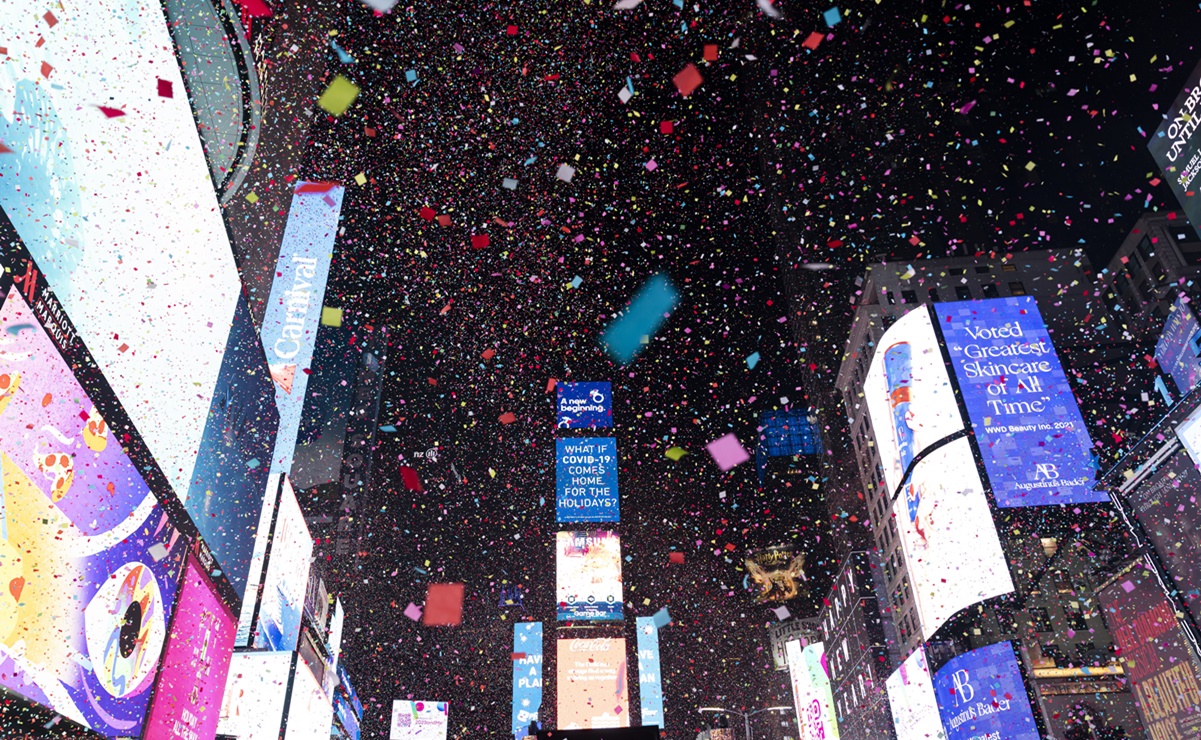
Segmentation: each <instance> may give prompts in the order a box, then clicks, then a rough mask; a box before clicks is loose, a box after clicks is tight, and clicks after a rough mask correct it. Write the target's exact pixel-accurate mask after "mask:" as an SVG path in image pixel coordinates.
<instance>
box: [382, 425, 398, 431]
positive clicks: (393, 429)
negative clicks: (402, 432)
mask: <svg viewBox="0 0 1201 740" xmlns="http://www.w3.org/2000/svg"><path fill="white" fill-rule="evenodd" d="M379 430H380V431H381V432H395V431H396V427H394V426H392V425H391V424H385V425H383V426H382V427H380V428H379Z"/></svg>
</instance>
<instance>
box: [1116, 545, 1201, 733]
mask: <svg viewBox="0 0 1201 740" xmlns="http://www.w3.org/2000/svg"><path fill="white" fill-rule="evenodd" d="M1145 568H1146V566H1145V565H1144V564H1143V563H1141V562H1139V563H1136V564H1135V565H1134V566H1133V567H1132V568H1130V569H1129V570H1127V571H1126V572H1125V573H1122V574H1119V575H1118V577H1117V578H1116V579H1115V580H1114V581H1113V583H1111V584H1110V585H1109V586H1107V587H1106V588H1104V589H1102V590H1101V591H1098V592H1097V599H1098V601H1099V602H1100V604H1101V610H1102V612H1101V613H1102V614H1103V615H1104V617H1105V624H1106V625H1107V626H1108V627H1109V631H1110V633H1111V634H1113V640H1114V643H1115V645H1116V646H1117V648H1118V650H1117V652H1118V655H1119V656H1120V657H1121V660H1122V668H1123V670H1124V671H1125V676H1126V680H1127V681H1129V682H1130V686H1131V688H1132V690H1133V691H1134V698H1135V702H1134V705H1135V708H1136V709H1138V713H1139V716H1140V717H1142V720H1143V726H1144V727H1145V728H1146V729H1147V735H1148V736H1149V737H1152V738H1169V737H1171V738H1180V737H1201V712H1198V711H1197V707H1201V670H1199V668H1201V667H1199V666H1198V664H1197V659H1196V657H1195V656H1194V655H1193V653H1192V650H1191V649H1190V648H1189V645H1188V642H1187V639H1186V638H1185V635H1184V631H1183V630H1182V629H1181V628H1180V623H1179V622H1178V621H1177V619H1176V611H1175V609H1173V608H1172V605H1171V603H1169V602H1168V599H1167V596H1165V595H1164V592H1163V588H1162V587H1161V586H1160V585H1159V581H1158V579H1157V578H1156V577H1155V574H1154V572H1153V571H1151V570H1149V569H1145Z"/></svg>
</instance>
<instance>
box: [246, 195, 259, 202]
mask: <svg viewBox="0 0 1201 740" xmlns="http://www.w3.org/2000/svg"><path fill="white" fill-rule="evenodd" d="M246 200H248V201H250V202H251V203H258V202H259V197H258V196H257V195H255V194H254V193H247V194H246Z"/></svg>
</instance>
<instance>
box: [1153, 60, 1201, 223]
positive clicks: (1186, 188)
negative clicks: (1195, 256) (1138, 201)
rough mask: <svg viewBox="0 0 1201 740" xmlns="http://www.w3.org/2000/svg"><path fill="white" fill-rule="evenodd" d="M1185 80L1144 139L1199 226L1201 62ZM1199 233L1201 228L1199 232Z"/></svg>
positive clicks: (1200, 207) (1174, 190)
mask: <svg viewBox="0 0 1201 740" xmlns="http://www.w3.org/2000/svg"><path fill="white" fill-rule="evenodd" d="M1187 79H1188V84H1187V85H1185V87H1184V89H1183V90H1181V91H1180V94H1179V95H1177V96H1176V99H1175V100H1174V101H1172V107H1171V108H1168V112H1167V115H1165V116H1164V119H1163V123H1161V124H1159V128H1157V129H1156V130H1155V135H1154V136H1152V137H1151V140H1150V141H1148V142H1147V149H1148V150H1149V151H1150V152H1151V157H1152V158H1153V159H1154V160H1155V163H1156V164H1157V165H1159V171H1160V172H1161V173H1163V177H1164V179H1165V180H1167V182H1168V187H1170V188H1171V189H1172V192H1173V193H1174V194H1175V195H1176V200H1178V201H1179V202H1180V207H1181V208H1183V209H1184V212H1185V213H1186V214H1187V215H1188V220H1189V221H1190V222H1192V224H1193V228H1194V229H1196V228H1199V227H1201V199H1198V197H1197V183H1196V179H1197V173H1198V172H1199V171H1201V136H1197V126H1198V124H1201V117H1199V116H1201V110H1199V109H1198V108H1197V104H1198V103H1199V102H1201V64H1199V65H1197V67H1196V68H1195V69H1193V71H1192V72H1190V73H1189V76H1188V78H1187ZM1198 234H1201V231H1199V232H1198Z"/></svg>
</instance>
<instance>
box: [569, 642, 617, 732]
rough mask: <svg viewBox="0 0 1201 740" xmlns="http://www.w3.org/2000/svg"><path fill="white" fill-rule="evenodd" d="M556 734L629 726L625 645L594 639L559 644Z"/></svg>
mask: <svg viewBox="0 0 1201 740" xmlns="http://www.w3.org/2000/svg"><path fill="white" fill-rule="evenodd" d="M556 657H557V658H558V663H557V669H558V670H557V671H556V672H557V674H558V675H557V678H558V683H557V686H558V692H559V693H558V702H557V712H558V713H557V716H558V727H557V729H560V730H594V729H597V730H599V729H604V728H607V727H629V726H630V696H629V684H628V683H627V681H626V641H625V640H624V639H623V638H611V637H596V638H577V639H563V640H559V644H558V652H557V656H556Z"/></svg>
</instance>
